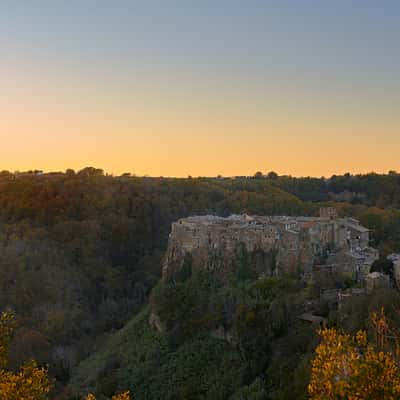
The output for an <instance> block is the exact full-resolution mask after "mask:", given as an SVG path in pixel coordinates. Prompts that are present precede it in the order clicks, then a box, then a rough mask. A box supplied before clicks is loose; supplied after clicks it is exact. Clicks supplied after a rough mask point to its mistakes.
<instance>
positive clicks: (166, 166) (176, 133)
mask: <svg viewBox="0 0 400 400" xmlns="http://www.w3.org/2000/svg"><path fill="white" fill-rule="evenodd" d="M0 55H1V58H0V60H1V61H0V170H1V169H7V170H11V171H15V170H20V171H22V170H29V169H42V170H45V171H49V170H52V171H60V170H65V169H67V168H74V169H80V168H83V167H85V166H88V165H91V166H96V167H100V168H103V169H105V170H106V171H107V172H109V173H113V174H120V173H123V172H131V173H136V174H137V175H152V176H187V175H192V176H216V175H218V174H221V175H226V176H231V175H249V174H253V173H254V172H256V171H258V170H260V171H263V172H268V171H271V170H274V171H276V172H278V173H279V174H291V175H294V176H330V175H332V174H339V173H344V172H351V173H363V172H370V171H375V172H387V171H388V170H400V129H399V128H400V76H399V73H400V2H399V1H397V0H396V1H391V0H376V1H371V0H358V1H354V0H346V1H344V0H335V1H328V0H314V1H311V0H292V1H288V0H280V1H268V0H264V1H255V0H247V1H243V0H241V1H236V0H214V1H208V0H202V1H189V0H186V1H178V0H168V1H166V0H162V1H161V0H160V1H153V0H146V1H135V0H129V1H125V0H113V1H110V0H109V1H103V0H96V1H93V0H69V1H67V0H64V1H62V0H26V1H23V0H3V1H1V2H0Z"/></svg>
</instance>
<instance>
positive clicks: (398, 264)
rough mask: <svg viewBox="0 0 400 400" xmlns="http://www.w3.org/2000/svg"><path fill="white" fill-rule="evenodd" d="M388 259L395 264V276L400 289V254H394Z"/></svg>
mask: <svg viewBox="0 0 400 400" xmlns="http://www.w3.org/2000/svg"><path fill="white" fill-rule="evenodd" d="M387 259H388V260H389V261H391V262H392V263H393V276H394V280H395V282H396V286H397V287H398V288H400V254H399V253H392V254H389V255H388V256H387Z"/></svg>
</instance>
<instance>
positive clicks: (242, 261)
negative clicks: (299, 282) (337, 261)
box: [163, 215, 314, 280]
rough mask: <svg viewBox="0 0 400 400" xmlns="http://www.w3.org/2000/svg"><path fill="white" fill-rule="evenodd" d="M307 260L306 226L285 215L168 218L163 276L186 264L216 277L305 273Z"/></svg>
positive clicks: (310, 257)
mask: <svg viewBox="0 0 400 400" xmlns="http://www.w3.org/2000/svg"><path fill="white" fill-rule="evenodd" d="M313 261H314V257H313V249H312V241H311V240H310V234H309V229H307V228H305V227H303V226H302V225H301V224H299V223H298V222H297V221H295V220H293V219H290V218H288V217H250V216H247V215H241V216H231V217H229V218H220V217H214V216H196V217H190V218H185V219H181V220H179V221H177V222H175V223H173V225H172V230H171V234H170V237H169V243H168V249H167V252H166V255H165V259H164V264H163V279H165V280H168V279H171V278H172V279H173V278H174V277H176V276H177V275H178V274H180V273H185V269H186V268H190V269H191V270H192V271H194V270H199V269H206V270H209V271H214V272H215V273H217V274H218V275H221V276H222V277H223V276H226V275H227V274H228V275H229V274H230V273H240V270H241V269H247V272H249V270H250V271H251V272H253V273H255V274H257V275H267V276H271V275H277V274H279V273H282V272H287V273H289V272H299V273H307V272H310V271H311V268H312V264H313ZM186 272H188V271H186Z"/></svg>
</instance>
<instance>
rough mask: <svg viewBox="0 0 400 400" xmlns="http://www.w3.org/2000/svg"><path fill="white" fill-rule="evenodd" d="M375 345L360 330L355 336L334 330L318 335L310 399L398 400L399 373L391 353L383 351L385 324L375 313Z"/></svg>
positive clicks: (321, 332) (309, 391) (326, 330)
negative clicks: (319, 340) (318, 342)
mask: <svg viewBox="0 0 400 400" xmlns="http://www.w3.org/2000/svg"><path fill="white" fill-rule="evenodd" d="M372 317H373V318H372V321H373V324H374V327H375V331H376V332H377V340H376V344H375V345H372V344H371V343H369V342H368V340H367V334H366V332H364V331H359V332H358V333H357V334H356V335H355V336H352V335H348V334H343V333H339V332H338V331H336V330H335V329H324V330H322V331H320V332H319V335H320V337H321V343H320V344H319V346H318V347H317V349H316V351H315V357H314V359H313V361H312V370H311V380H310V384H309V385H308V393H309V395H310V399H311V400H330V399H332V400H333V399H354V400H362V399H365V400H366V399H369V400H374V399H377V400H378V399H387V400H395V399H398V398H400V371H399V367H398V364H397V360H396V359H395V356H394V355H393V353H392V352H391V351H388V350H385V347H384V341H383V340H382V338H384V337H385V334H386V333H387V323H386V320H385V319H384V318H382V316H378V315H377V314H374V315H373V316H372Z"/></svg>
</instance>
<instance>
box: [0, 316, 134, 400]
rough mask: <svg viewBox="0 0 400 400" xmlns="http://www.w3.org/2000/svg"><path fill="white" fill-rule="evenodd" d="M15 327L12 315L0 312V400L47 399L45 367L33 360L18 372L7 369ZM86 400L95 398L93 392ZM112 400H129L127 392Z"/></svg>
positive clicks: (47, 379) (47, 381) (49, 387)
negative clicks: (9, 349)
mask: <svg viewBox="0 0 400 400" xmlns="http://www.w3.org/2000/svg"><path fill="white" fill-rule="evenodd" d="M14 328H15V319H14V315H13V314H12V313H9V312H3V313H1V314H0V400H48V395H49V393H50V390H51V389H52V387H53V383H52V380H51V379H50V378H49V376H48V371H47V369H46V368H43V367H40V366H38V365H37V363H36V362H35V361H30V362H27V363H25V364H24V365H23V366H22V367H21V368H20V369H19V371H18V372H12V371H8V370H7V365H8V348H9V345H10V342H11V338H12V334H13V331H14ZM86 400H96V397H95V396H94V395H93V394H89V395H88V396H86ZM112 400H130V395H129V392H123V393H120V394H117V395H115V396H113V397H112Z"/></svg>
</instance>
